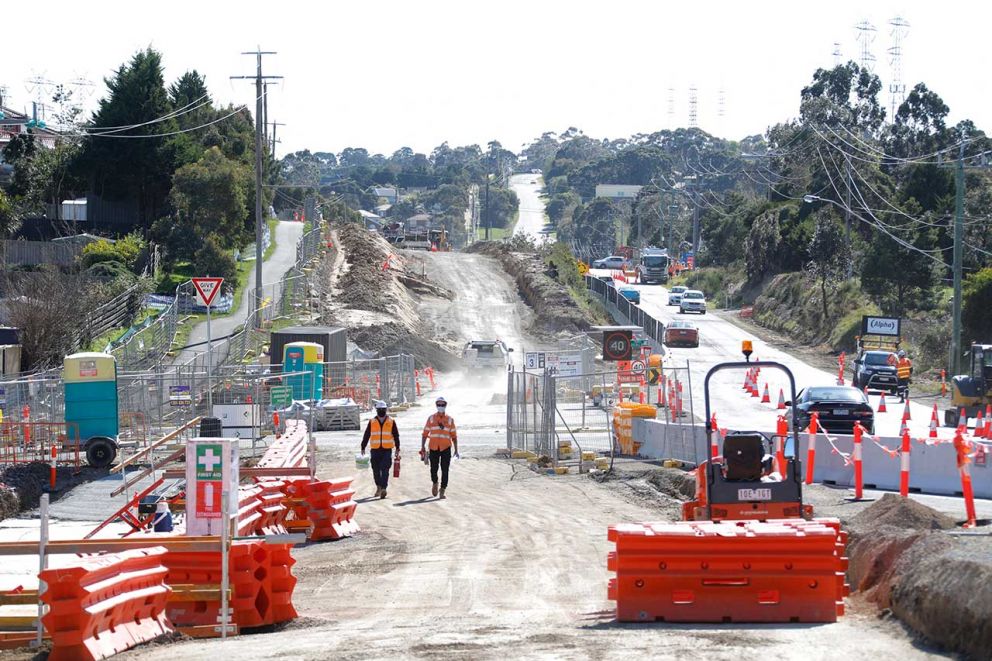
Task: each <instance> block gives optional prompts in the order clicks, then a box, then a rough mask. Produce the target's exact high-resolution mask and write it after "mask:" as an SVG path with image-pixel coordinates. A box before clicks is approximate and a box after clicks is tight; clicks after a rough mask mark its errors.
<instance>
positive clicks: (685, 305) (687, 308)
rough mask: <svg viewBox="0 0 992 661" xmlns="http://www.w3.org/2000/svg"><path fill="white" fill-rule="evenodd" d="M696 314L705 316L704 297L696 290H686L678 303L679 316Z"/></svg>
mask: <svg viewBox="0 0 992 661" xmlns="http://www.w3.org/2000/svg"><path fill="white" fill-rule="evenodd" d="M686 312H698V313H700V314H706V295H705V294H703V292H701V291H699V290H698V289H687V290H686V291H684V292H683V293H682V299H681V300H680V301H679V314H685V313H686Z"/></svg>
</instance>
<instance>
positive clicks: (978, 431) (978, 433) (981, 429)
mask: <svg viewBox="0 0 992 661" xmlns="http://www.w3.org/2000/svg"><path fill="white" fill-rule="evenodd" d="M974 436H975V438H982V437H983V436H985V416H984V415H983V414H982V407H980V406H979V407H978V417H977V418H976V419H975V433H974Z"/></svg>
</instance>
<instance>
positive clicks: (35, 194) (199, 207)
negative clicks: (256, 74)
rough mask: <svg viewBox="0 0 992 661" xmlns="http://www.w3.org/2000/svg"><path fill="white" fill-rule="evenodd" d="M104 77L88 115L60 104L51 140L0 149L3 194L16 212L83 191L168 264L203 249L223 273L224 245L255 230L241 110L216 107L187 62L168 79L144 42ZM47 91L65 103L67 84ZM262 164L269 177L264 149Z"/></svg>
mask: <svg viewBox="0 0 992 661" xmlns="http://www.w3.org/2000/svg"><path fill="white" fill-rule="evenodd" d="M106 85H107V93H106V95H105V96H104V97H103V98H102V99H101V100H100V102H99V105H98V107H97V110H96V111H95V112H94V113H93V116H92V117H91V118H89V119H88V120H86V121H79V120H80V111H79V108H78V106H74V105H71V103H70V104H69V105H68V106H67V108H68V109H65V110H63V114H64V115H65V116H60V118H59V122H58V124H59V125H60V126H61V127H62V130H63V131H62V134H61V135H60V137H59V139H58V140H57V142H56V146H55V148H54V149H49V148H45V147H42V146H41V145H40V144H39V143H38V140H37V137H36V136H35V135H32V134H31V133H28V134H26V135H20V136H18V137H16V138H15V139H14V140H12V141H11V143H10V145H9V146H8V147H7V148H6V149H5V151H4V157H5V160H7V161H8V162H9V163H11V164H13V165H14V176H13V180H12V182H11V185H10V186H9V189H8V191H7V198H8V200H9V202H10V204H12V205H13V207H14V209H15V210H16V215H17V217H18V218H23V217H25V216H31V215H42V214H44V213H45V212H46V210H47V209H48V208H50V207H49V205H54V207H55V208H56V209H57V208H58V204H59V202H60V201H61V200H64V199H68V198H73V197H78V196H84V195H87V194H89V195H91V196H95V197H96V198H99V199H100V200H103V201H106V202H110V203H115V204H117V205H119V207H120V208H123V209H126V210H127V211H128V212H129V213H130V214H131V217H132V219H133V222H132V223H131V225H130V226H126V225H125V226H119V227H118V229H120V230H122V231H124V232H127V231H136V232H138V233H139V234H140V235H141V236H142V237H143V238H146V239H149V240H152V241H155V242H156V243H158V244H159V245H161V246H164V248H165V251H164V255H163V256H164V258H165V265H166V266H167V267H168V266H171V265H174V264H175V263H177V262H182V261H192V260H194V259H196V257H197V253H198V251H204V254H203V255H200V259H199V260H198V261H200V262H201V263H203V262H208V263H209V262H211V261H213V262H216V263H215V264H213V265H212V266H211V267H210V269H211V271H213V272H214V274H216V275H222V276H225V277H231V276H232V275H233V271H234V263H233V259H232V258H231V257H230V254H229V253H230V252H231V251H232V250H233V249H236V248H240V247H243V246H244V245H245V244H246V243H248V242H249V241H251V240H252V238H253V234H254V232H253V227H254V215H253V210H254V204H253V199H254V195H255V190H254V178H253V176H252V168H253V164H254V158H255V157H254V128H253V121H252V117H251V114H250V112H249V111H248V110H247V109H245V108H236V107H233V106H226V107H219V106H215V105H214V103H213V101H212V99H211V97H210V93H209V90H208V89H207V86H206V81H205V80H204V78H203V76H201V75H200V74H199V73H197V72H196V71H195V70H194V71H189V72H186V73H185V74H183V75H182V76H180V77H179V78H178V79H177V80H175V81H174V82H173V83H172V84H171V85H167V84H166V81H165V78H164V73H163V65H162V55H161V54H160V53H158V52H156V51H155V50H153V49H151V48H149V49H147V50H144V51H140V52H138V53H136V54H135V55H134V56H133V57H132V58H131V59H130V60H129V61H128V62H126V63H124V64H122V65H121V66H120V67H119V68H118V69H117V70H116V71H115V72H114V74H113V75H112V76H110V77H109V78H107V79H106ZM56 96H61V100H62V101H63V107H66V102H67V101H68V102H71V98H66V97H67V96H68V93H67V92H64V91H62V90H59V91H58V92H57V93H56ZM58 100H59V99H56V101H58ZM265 163H266V171H267V179H268V180H270V181H272V180H274V179H273V178H274V176H275V172H276V171H275V168H274V167H272V165H271V164H270V163H269V161H268V157H267V155H266V160H265ZM265 197H266V198H267V201H268V200H270V199H271V193H269V192H268V191H265ZM0 229H3V228H2V227H0ZM8 229H13V227H12V226H11V227H9V228H8ZM207 253H210V254H212V255H214V256H215V259H207V258H206V256H207Z"/></svg>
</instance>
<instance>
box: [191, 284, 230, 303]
mask: <svg viewBox="0 0 992 661" xmlns="http://www.w3.org/2000/svg"><path fill="white" fill-rule="evenodd" d="M223 282H224V278H193V289H195V290H196V301H197V302H198V303H199V304H200V305H202V306H204V307H210V304H211V303H213V302H214V299H215V298H217V294H218V293H219V292H220V286H221V284H222V283H223Z"/></svg>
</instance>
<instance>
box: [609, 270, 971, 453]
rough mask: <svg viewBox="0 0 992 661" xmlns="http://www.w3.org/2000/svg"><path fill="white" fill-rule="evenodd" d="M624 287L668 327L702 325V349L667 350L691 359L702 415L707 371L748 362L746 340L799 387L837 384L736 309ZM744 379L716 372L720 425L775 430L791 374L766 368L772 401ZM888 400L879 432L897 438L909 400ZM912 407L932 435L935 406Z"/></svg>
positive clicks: (921, 433) (922, 433)
mask: <svg viewBox="0 0 992 661" xmlns="http://www.w3.org/2000/svg"><path fill="white" fill-rule="evenodd" d="M590 273H591V274H592V275H609V274H610V272H609V271H604V270H601V269H594V270H592V271H590ZM619 286H620V287H621V288H632V289H636V290H638V291H639V292H640V294H641V303H640V307H641V309H643V310H644V311H645V312H647V313H648V314H650V315H651V316H652V317H654V318H655V319H658V320H659V321H662V322H664V323H665V325H666V326H667V325H668V324H669V323H670V322H672V321H674V320H676V319H679V320H684V321H688V322H690V323H692V324H694V325H695V326H696V327H697V328H698V329H699V347H698V348H666V349H665V350H666V352H667V355H666V358H665V365H666V366H675V367H685V365H686V361H688V364H689V371H690V373H691V378H692V384H691V385H692V403H693V408H694V410H695V414H696V416H697V417H698V418H699V419H702V417H703V415H704V413H703V381H704V379H705V377H706V373H707V372H708V371H709V370H710V368H711V367H713V366H714V365H716V364H718V363H722V362H728V361H743V360H744V356H743V355H742V354H741V340H745V339H749V340H752V342H753V344H754V355H753V356H752V359H760V360H769V361H776V362H780V363H782V364H784V365H785V366H786V367H788V368H789V369H790V370H791V371H792V373H793V374H794V375H795V379H796V389H797V391H798V390H801V389H802V388H806V387H809V386H829V385H835V384H836V383H837V370H836V369H835V370H834V371H832V372H828V371H825V370H823V369H820V368H818V367H815V366H813V365H810V364H809V363H807V362H805V361H804V360H802V359H801V358H798V357H796V356H794V355H791V354H789V353H787V352H786V351H783V350H781V349H779V348H777V347H775V346H773V345H771V344H769V343H768V342H765V341H764V340H762V339H760V338H756V337H754V336H753V334H752V333H750V332H749V331H747V330H744V329H742V328H741V327H740V326H737V325H735V324H734V323H732V322H731V321H729V320H728V317H727V316H726V315H729V314H732V313H731V312H727V313H724V312H720V311H718V310H716V309H715V307H716V306H715V305H714V304H713V302H712V301H710V303H709V309H708V310H707V313H706V314H680V313H679V308H678V306H674V305H671V306H670V305H668V304H667V302H668V288H667V287H663V286H659V285H624V284H620V285H619ZM852 361H853V356H851V357H850V358H849V360H848V366H850V363H851V362H852ZM683 378H684V377H683ZM743 381H744V372H743V371H738V372H721V373H720V374H717V375H714V377H713V381H712V383H711V385H710V397H711V402H712V410H713V411H715V412H716V413H717V416H718V417H717V420H718V422H719V424H720V426H721V427H728V428H730V429H760V430H774V429H775V420H776V417H777V415H778V414H779V413H780V412H779V411H777V410H776V408H775V407H776V404H777V403H778V396H779V390H780V389H782V390H783V391H784V395H785V398H786V399H787V400H788V399H790V398H791V395H790V393H789V383H788V379H787V378H786V376H785V374H784V373H783V372H779V371H774V370H762V372H761V374H760V376H759V381H758V386H759V388H760V389H761V390H763V389H764V387H765V384H766V383H767V384H768V387H769V395H770V398H771V403H770V404H761V403H760V400H759V399H758V398H752V397H749V396H748V395H747V394H746V393H745V392H744V390H743V388H742V384H743ZM845 383H846V384H847V385H850V370H849V369H848V370H847V373H846V375H845ZM911 395H912V393H911ZM869 399H870V401H871V404H872V406H873V407H874V408H876V409H877V407H878V400H879V396H878V395H877V394H874V393H873V394H871V395H870V396H869ZM910 399H912V396H911V397H910ZM886 400H887V412H885V413H878V412H876V414H875V432H876V434H878V435H879V436H890V437H892V436H896V437H897V436H899V430H900V426H901V423H902V414H903V409H904V405H903V404H900V403H899V398H898V397H892V396H888V397H886ZM944 401H945V402H948V401H950V400H944ZM941 406H943V405H940V404H938V408H940V407H941ZM687 408H688V406H687ZM910 410H911V416H912V417H911V419H910V421H909V423H908V424H909V429H910V434H911V435H912V436H913V437H914V438H926V437H927V435H928V433H929V424H930V418H931V413H932V405H930V406H927V405H923V404H918V403H916V402H911V403H910ZM939 419H940V420H942V419H943V412H940V416H939ZM938 433H939V434H940V436H941V437H942V438H951V437H952V435H953V430H951V429H949V428H941V429H939V430H938Z"/></svg>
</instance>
